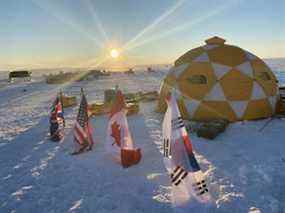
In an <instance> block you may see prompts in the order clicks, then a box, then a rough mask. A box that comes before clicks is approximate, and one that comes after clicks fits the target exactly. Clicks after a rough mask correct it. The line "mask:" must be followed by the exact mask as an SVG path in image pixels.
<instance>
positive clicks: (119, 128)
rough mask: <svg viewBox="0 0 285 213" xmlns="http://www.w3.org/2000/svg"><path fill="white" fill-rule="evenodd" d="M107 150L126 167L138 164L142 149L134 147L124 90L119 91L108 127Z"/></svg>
mask: <svg viewBox="0 0 285 213" xmlns="http://www.w3.org/2000/svg"><path fill="white" fill-rule="evenodd" d="M105 147H106V150H107V152H108V153H110V155H111V156H112V157H113V159H114V160H115V161H117V162H118V163H120V164H121V165H122V166H123V167H124V168H126V167H129V166H132V165H135V164H138V163H139V161H140V159H141V150H140V149H136V148H135V147H134V142H133V140H132V137H131V134H130V131H129V127H128V121H127V118H126V111H125V100H124V96H123V94H122V92H121V91H120V90H118V91H117V94H116V98H115V101H114V103H113V106H112V109H111V114H110V119H109V123H108V128H107V142H106V144H105Z"/></svg>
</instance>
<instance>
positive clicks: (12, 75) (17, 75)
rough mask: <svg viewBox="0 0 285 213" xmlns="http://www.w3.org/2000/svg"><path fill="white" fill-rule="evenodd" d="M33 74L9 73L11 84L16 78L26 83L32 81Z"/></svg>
mask: <svg viewBox="0 0 285 213" xmlns="http://www.w3.org/2000/svg"><path fill="white" fill-rule="evenodd" d="M31 75H32V72H30V71H27V70H19V71H12V72H10V73H9V82H12V81H13V80H14V79H15V78H22V79H24V81H31V79H32V77H31Z"/></svg>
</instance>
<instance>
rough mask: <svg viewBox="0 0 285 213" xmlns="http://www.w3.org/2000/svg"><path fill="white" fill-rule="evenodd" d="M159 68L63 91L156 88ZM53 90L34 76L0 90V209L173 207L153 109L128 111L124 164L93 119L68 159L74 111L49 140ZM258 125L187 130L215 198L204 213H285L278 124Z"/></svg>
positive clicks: (93, 93)
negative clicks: (133, 161) (128, 151)
mask: <svg viewBox="0 0 285 213" xmlns="http://www.w3.org/2000/svg"><path fill="white" fill-rule="evenodd" d="M280 70H281V69H280ZM283 70H284V69H283ZM165 73H166V72H165V71H160V72H157V73H151V74H147V73H143V72H142V73H139V74H136V75H133V76H131V75H130V76H127V75H124V74H117V75H115V76H111V77H104V78H102V79H99V80H94V81H86V82H79V83H74V84H72V85H68V86H67V87H66V88H65V89H64V90H65V91H67V92H69V93H70V94H77V93H78V90H79V88H80V87H81V86H83V87H84V88H85V90H86V93H87V99H88V101H89V102H93V101H96V100H100V99H102V98H103V92H104V90H105V89H109V88H111V87H114V86H115V85H116V84H118V85H119V86H120V88H122V90H123V91H125V92H137V91H151V90H158V89H159V82H160V80H161V79H162V78H163V76H164V75H165ZM279 74H280V73H279ZM280 75H281V74H280ZM280 75H278V76H279V79H280V80H281V81H282V82H283V83H285V81H283V80H282V79H284V78H283V77H282V75H281V77H280ZM53 87H54V86H53V85H46V84H45V83H44V82H43V81H41V79H40V78H39V79H37V80H35V81H33V82H28V83H24V82H22V83H17V84H9V85H6V86H5V87H2V88H0V94H1V95H0V105H1V108H0V144H1V146H0V212H41V213H47V212H54V213H57V212H58V213H62V212H96V213H97V212H99V213H101V212H102V213H104V212H116V213H117V212H122V213H127V212H137V213H142V212H155V213H167V212H181V209H180V210H178V209H173V208H172V207H171V203H170V196H171V195H170V190H171V185H170V182H169V178H168V175H167V173H166V170H165V168H164V164H163V161H162V154H161V152H162V137H161V122H162V118H163V115H161V114H157V113H155V112H154V109H155V103H141V105H140V108H141V109H140V113H139V114H138V115H134V116H129V117H128V121H129V127H130V130H131V133H132V136H133V139H134V141H135V143H136V145H137V146H138V147H141V148H142V154H143V158H142V161H141V163H140V164H138V165H136V166H133V167H131V168H128V169H123V168H121V167H120V166H119V165H117V164H116V163H114V162H113V161H112V160H111V159H110V158H109V156H108V155H107V154H106V152H105V149H104V142H105V136H106V135H105V134H106V127H107V121H108V118H107V116H97V117H93V118H92V123H93V126H94V133H93V135H94V140H95V146H94V150H93V151H91V152H88V153H85V154H82V155H78V156H71V155H70V152H71V151H72V147H73V139H72V132H71V130H72V125H73V122H74V119H75V116H76V111H77V108H74V109H66V111H65V117H66V119H67V128H66V132H65V139H64V141H63V143H61V144H56V143H53V142H50V141H49V140H48V110H49V106H50V103H51V99H52V98H53V97H54V95H55V93H54V91H56V90H52V89H53ZM23 89H25V91H24V90H23ZM266 122H267V119H265V120H260V121H251V122H238V123H235V124H231V125H230V126H229V128H228V129H227V131H226V132H225V133H224V134H222V135H220V136H219V137H217V139H215V140H214V141H208V140H205V139H201V138H198V137H197V136H196V135H195V134H192V135H191V136H190V137H191V140H192V142H193V146H194V150H195V152H196V155H197V160H198V161H199V162H200V165H201V167H202V169H203V171H204V172H205V174H206V176H207V178H208V180H209V183H210V186H209V187H210V191H211V194H212V195H213V197H214V199H215V204H216V205H215V207H214V208H213V209H212V212H225V213H228V212H251V213H257V212H276V213H280V212H285V184H284V180H285V142H284V138H285V132H284V128H285V121H284V120H282V119H274V120H273V121H272V122H271V123H270V124H269V125H268V126H267V127H266V128H265V129H264V130H263V131H261V132H260V131H259V130H260V128H261V127H262V126H263V125H264V124H265V123H266ZM3 144H4V145H3ZM182 212H201V211H200V209H194V210H192V211H190V210H185V211H182Z"/></svg>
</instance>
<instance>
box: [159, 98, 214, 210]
mask: <svg viewBox="0 0 285 213" xmlns="http://www.w3.org/2000/svg"><path fill="white" fill-rule="evenodd" d="M166 102H167V105H168V108H167V111H166V113H165V117H164V120H163V124H162V133H163V148H164V152H163V154H164V163H165V166H166V169H167V170H168V172H169V174H170V179H171V182H172V204H173V206H179V207H184V206H185V207H186V206H188V207H193V206H197V205H204V206H209V205H205V204H211V202H212V201H211V200H212V199H211V196H210V194H209V191H208V187H207V183H206V180H205V177H204V174H203V173H202V171H201V169H200V166H199V164H198V162H197V160H196V158H195V155H194V153H193V148H192V144H191V141H190V139H189V136H188V134H187V131H186V128H185V126H184V122H183V120H182V118H181V114H180V111H179V109H178V106H177V102H176V98H175V97H174V95H173V94H172V95H170V96H169V97H168V98H167V100H166Z"/></svg>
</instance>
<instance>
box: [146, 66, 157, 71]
mask: <svg viewBox="0 0 285 213" xmlns="http://www.w3.org/2000/svg"><path fill="white" fill-rule="evenodd" d="M147 72H155V71H154V70H153V69H152V68H151V67H148V68H147Z"/></svg>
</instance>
